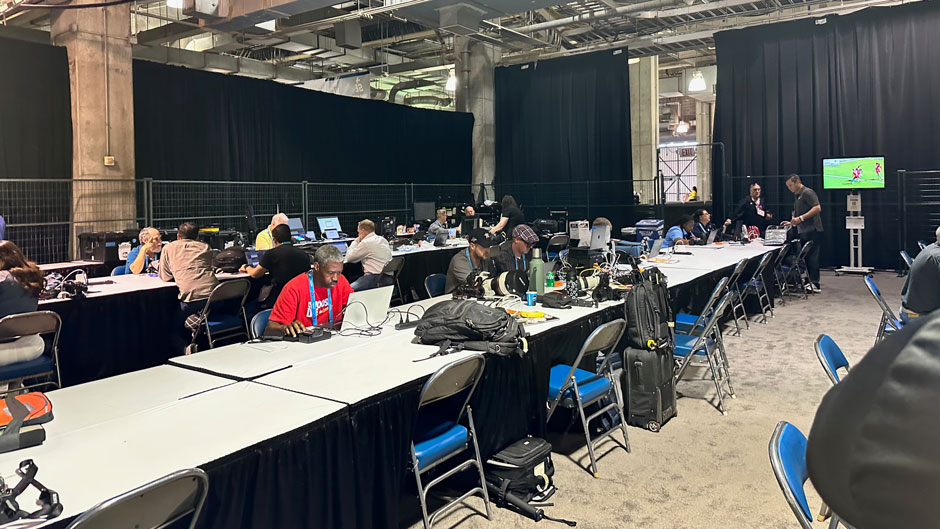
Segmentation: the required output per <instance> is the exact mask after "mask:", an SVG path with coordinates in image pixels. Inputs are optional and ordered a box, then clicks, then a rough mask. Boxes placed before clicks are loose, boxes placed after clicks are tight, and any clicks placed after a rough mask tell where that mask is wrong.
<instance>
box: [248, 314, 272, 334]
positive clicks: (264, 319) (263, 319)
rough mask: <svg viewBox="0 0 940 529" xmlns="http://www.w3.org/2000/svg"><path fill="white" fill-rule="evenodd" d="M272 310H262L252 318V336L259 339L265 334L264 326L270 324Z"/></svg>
mask: <svg viewBox="0 0 940 529" xmlns="http://www.w3.org/2000/svg"><path fill="white" fill-rule="evenodd" d="M271 310H272V309H267V310H262V311H261V312H259V313H257V314H255V315H254V316H253V317H252V318H251V337H252V338H255V339H258V338H261V337H262V336H264V328H265V327H267V326H268V318H270V317H271Z"/></svg>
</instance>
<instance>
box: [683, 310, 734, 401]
mask: <svg viewBox="0 0 940 529" xmlns="http://www.w3.org/2000/svg"><path fill="white" fill-rule="evenodd" d="M733 296H734V293H733V292H728V293H727V294H725V295H724V296H722V298H721V300H720V301H719V302H718V304H717V305H715V310H713V311H712V314H711V316H710V317H709V318H708V320H707V321H706V322H705V325H704V326H702V327H701V330H700V331H699V332H697V333H692V334H685V333H682V332H677V333H676V349H675V353H674V354H675V356H676V357H677V358H681V359H682V360H681V362H680V364H679V369H677V370H676V381H677V382H678V381H679V380H680V379H681V378H682V374H683V373H684V372H685V370H686V369H687V368H688V367H689V365H690V364H691V362H692V359H693V358H695V357H699V358H704V359H705V360H706V362H707V365H708V368H709V369H710V370H711V375H712V380H713V381H714V382H715V390H716V391H717V392H718V411H720V412H721V414H722V415H727V414H728V412H726V411H725V406H724V398H723V394H724V390H723V386H725V385H727V386H728V394H729V395H730V396H731V398H735V394H734V386H733V385H732V384H731V372H730V368H729V365H728V357H727V356H726V355H725V353H724V348H723V347H721V342H720V337H718V334H720V333H721V330H720V329H718V320H719V319H720V318H721V314H722V313H723V312H724V311H725V308H727V306H728V303H730V302H731V299H732V297H733Z"/></svg>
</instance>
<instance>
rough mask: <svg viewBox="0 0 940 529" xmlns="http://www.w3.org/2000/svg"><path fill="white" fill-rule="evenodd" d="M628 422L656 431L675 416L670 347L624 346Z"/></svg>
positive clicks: (674, 384)
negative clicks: (635, 347)
mask: <svg viewBox="0 0 940 529" xmlns="http://www.w3.org/2000/svg"><path fill="white" fill-rule="evenodd" d="M625 356H626V359H627V361H626V365H625V366H624V367H625V368H626V370H627V413H626V416H627V424H629V425H631V426H638V427H640V428H645V429H647V430H650V431H652V432H658V431H659V430H660V428H662V427H663V425H664V424H666V422H668V421H669V419H671V418H673V417H675V416H676V378H675V376H674V369H675V364H674V360H673V355H672V348H669V347H663V348H660V349H654V350H652V351H650V350H646V349H634V348H627V350H626V351H625Z"/></svg>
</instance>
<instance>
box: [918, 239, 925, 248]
mask: <svg viewBox="0 0 940 529" xmlns="http://www.w3.org/2000/svg"><path fill="white" fill-rule="evenodd" d="M917 246H919V247H920V249H921V250H923V249H924V248H926V247H927V241H925V240H923V239H921V240H919V241H917Z"/></svg>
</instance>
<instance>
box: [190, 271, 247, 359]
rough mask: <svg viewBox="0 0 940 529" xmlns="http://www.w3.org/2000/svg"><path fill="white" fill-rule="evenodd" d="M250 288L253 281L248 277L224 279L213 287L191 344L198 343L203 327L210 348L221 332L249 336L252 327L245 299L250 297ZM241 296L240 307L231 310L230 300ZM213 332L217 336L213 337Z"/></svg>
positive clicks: (227, 335) (213, 345)
mask: <svg viewBox="0 0 940 529" xmlns="http://www.w3.org/2000/svg"><path fill="white" fill-rule="evenodd" d="M250 290H251V283H249V282H248V280H247V279H232V280H229V281H223V282H221V283H219V285H218V286H216V287H215V288H214V289H212V292H211V293H210V294H209V300H208V301H206V306H205V307H204V308H203V309H202V322H201V323H200V324H199V327H198V328H197V329H196V332H194V333H193V339H192V341H191V342H190V345H192V344H195V343H196V339H197V338H198V337H199V332H200V331H201V330H202V329H205V330H206V336H207V337H208V338H209V348H210V349H211V348H213V347H215V341H216V340H217V339H219V335H220V334H225V335H226V337H229V338H230V337H232V336H238V335H240V334H241V335H244V336H245V337H246V338H248V337H249V333H250V329H249V326H248V316H247V315H246V314H245V300H247V299H248V291H250ZM239 298H241V300H240V301H239V303H238V309H237V310H234V311H233V310H231V308H232V307H231V305H232V304H231V302H230V301H229V300H233V299H239ZM226 302H228V303H226ZM226 309H229V310H226ZM213 334H215V335H216V336H215V337H213V336H212V335H213Z"/></svg>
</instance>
